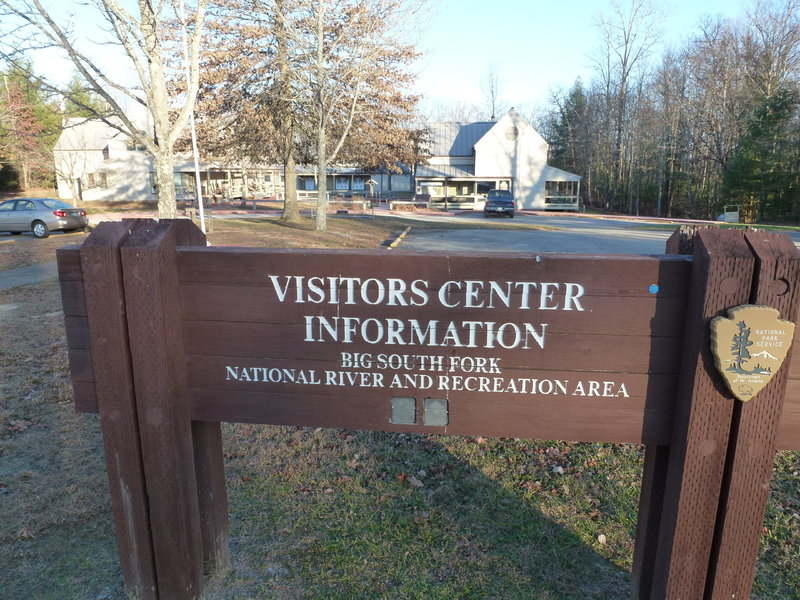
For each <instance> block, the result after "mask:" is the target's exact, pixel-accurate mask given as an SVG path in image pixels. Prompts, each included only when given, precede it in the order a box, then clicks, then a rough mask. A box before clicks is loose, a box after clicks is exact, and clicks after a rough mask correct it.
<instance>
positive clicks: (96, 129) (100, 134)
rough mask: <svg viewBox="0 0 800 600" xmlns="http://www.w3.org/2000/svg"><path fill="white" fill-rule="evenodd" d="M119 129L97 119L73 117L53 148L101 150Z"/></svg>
mask: <svg viewBox="0 0 800 600" xmlns="http://www.w3.org/2000/svg"><path fill="white" fill-rule="evenodd" d="M117 135H120V133H119V131H117V130H116V129H114V128H112V127H110V126H109V125H107V124H106V123H103V122H102V121H100V120H98V119H84V118H79V119H78V118H73V119H69V120H68V121H67V122H66V123H65V124H64V129H63V130H62V132H61V135H60V136H59V138H58V141H57V142H56V145H55V147H54V148H53V150H102V149H103V148H105V147H106V146H107V145H108V140H109V139H112V138H114V137H115V136H117Z"/></svg>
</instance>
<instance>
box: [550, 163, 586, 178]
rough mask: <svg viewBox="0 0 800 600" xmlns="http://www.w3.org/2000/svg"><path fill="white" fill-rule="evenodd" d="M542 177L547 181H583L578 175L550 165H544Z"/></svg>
mask: <svg viewBox="0 0 800 600" xmlns="http://www.w3.org/2000/svg"><path fill="white" fill-rule="evenodd" d="M542 177H543V178H544V179H546V180H547V181H580V180H581V179H583V178H582V177H581V176H580V175H576V174H575V173H570V172H569V171H562V170H561V169H557V168H555V167H551V166H550V165H545V167H544V169H543V170H542Z"/></svg>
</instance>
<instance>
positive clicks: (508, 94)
mask: <svg viewBox="0 0 800 600" xmlns="http://www.w3.org/2000/svg"><path fill="white" fill-rule="evenodd" d="M431 1H432V7H431V12H432V15H431V17H432V18H431V19H430V20H429V21H428V22H426V23H423V24H422V25H421V27H420V29H419V32H418V34H419V36H420V43H419V44H418V48H419V49H421V50H422V51H423V52H424V53H425V56H424V57H423V58H422V59H420V61H419V62H418V64H417V72H418V74H419V79H418V84H417V88H416V91H417V92H418V93H421V94H423V95H425V96H427V97H428V98H429V99H430V101H431V102H433V103H437V102H439V103H443V104H447V103H458V102H461V103H473V104H479V105H484V104H485V95H484V93H483V92H482V91H481V79H483V78H485V76H486V74H487V73H488V71H489V69H490V68H494V70H495V72H496V73H497V74H498V82H499V92H500V97H501V99H502V100H504V101H505V103H506V104H507V105H511V106H517V107H521V106H536V105H537V104H541V103H544V102H546V101H547V98H548V96H549V93H550V91H551V90H552V89H560V88H569V87H571V86H572V84H573V83H574V82H575V79H576V78H577V77H579V76H580V77H581V78H582V79H583V80H584V81H588V80H589V79H591V77H592V73H593V70H592V60H591V56H592V55H593V54H594V53H595V52H596V50H597V49H598V48H599V47H601V41H602V36H601V34H600V30H599V28H598V27H597V25H596V22H597V15H598V14H599V13H601V12H605V13H607V12H608V11H609V7H610V6H611V2H610V1H609V0H601V1H598V0H595V1H591V0H549V1H542V0H431ZM629 3H630V0H622V4H623V6H624V5H627V4H629ZM656 6H657V7H658V8H659V10H661V11H663V12H664V13H665V14H666V16H665V17H664V19H663V21H662V24H661V26H660V28H661V30H662V31H663V34H664V35H663V37H664V40H665V41H666V42H667V43H670V44H672V45H673V46H679V45H681V44H682V43H683V41H684V40H686V38H687V37H688V36H689V34H690V33H691V32H692V31H696V30H697V24H698V23H699V21H700V19H701V18H702V17H703V16H704V15H712V16H713V15H722V16H727V17H737V16H739V15H742V14H744V11H745V10H746V9H747V8H748V7H750V6H752V2H750V1H745V0H667V1H664V0H661V1H657V2H656Z"/></svg>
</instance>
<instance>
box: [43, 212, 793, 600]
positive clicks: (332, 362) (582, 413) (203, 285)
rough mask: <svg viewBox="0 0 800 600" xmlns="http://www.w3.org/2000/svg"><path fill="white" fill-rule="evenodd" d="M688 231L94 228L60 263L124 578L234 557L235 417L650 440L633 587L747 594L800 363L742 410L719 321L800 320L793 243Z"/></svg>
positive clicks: (148, 593) (788, 429) (142, 585)
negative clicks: (223, 425) (377, 236)
mask: <svg viewBox="0 0 800 600" xmlns="http://www.w3.org/2000/svg"><path fill="white" fill-rule="evenodd" d="M679 242H680V240H679V239H678V238H674V239H673V240H672V241H671V242H670V245H671V246H672V247H673V250H677V249H678V246H679V245H680V244H679ZM693 245H694V255H693V257H691V256H684V255H679V254H677V253H676V254H673V255H664V256H581V255H547V254H542V255H529V254H518V255H495V254H484V255H475V254H456V253H454V254H448V255H442V254H414V253H403V252H397V253H395V252H393V253H391V254H387V253H383V252H376V251H321V250H262V249H249V248H207V247H206V246H205V240H204V237H203V236H202V234H201V233H200V232H199V230H198V229H197V228H196V227H195V226H194V225H192V224H191V223H190V222H188V221H162V222H159V223H156V222H153V221H126V222H122V223H103V224H101V225H100V226H99V227H98V228H97V229H96V230H95V232H93V233H92V235H91V236H90V237H89V238H88V239H87V240H86V242H84V244H83V246H81V247H80V248H65V249H61V250H59V253H58V260H59V272H60V278H61V285H62V297H63V302H64V312H65V316H66V323H67V338H68V342H69V349H70V364H71V369H72V375H73V384H74V390H75V402H76V407H77V408H78V410H80V411H84V412H99V413H100V415H101V417H102V424H103V437H104V444H105V447H106V455H107V457H108V474H109V481H110V484H111V491H112V504H113V508H114V516H115V521H116V527H117V539H118V541H119V546H120V557H121V561H122V566H123V574H124V577H125V582H126V586H127V587H128V589H129V591H130V592H132V593H134V594H136V595H138V596H139V597H141V598H162V599H163V598H170V599H172V598H176V599H181V598H196V597H199V596H200V594H201V593H202V585H203V566H204V565H206V566H212V567H213V566H224V565H225V564H227V561H228V551H227V539H228V530H227V503H226V495H225V486H224V471H223V461H222V448H221V437H220V430H219V423H220V422H222V421H238V422H251V423H266V424H276V425H296V426H316V427H335V428H348V429H367V430H383V431H404V432H419V433H442V434H450V435H454V434H455V435H490V436H505V437H519V438H540V439H563V440H569V441H606V442H632V443H643V444H646V445H647V451H646V461H645V471H644V473H643V483H642V497H641V503H640V511H639V525H638V531H637V542H636V549H635V556H634V563H635V564H634V577H635V581H636V595H637V597H638V598H641V599H646V598H652V599H656V598H666V597H669V598H723V597H725V598H729V597H732V596H733V595H735V596H736V597H746V596H747V594H748V593H749V590H750V586H751V585H752V578H753V573H754V568H755V560H756V553H757V547H758V539H759V533H760V528H761V523H762V522H763V513H764V509H765V505H766V499H767V484H768V481H769V475H770V468H771V465H772V459H773V456H774V452H775V450H776V449H800V394H798V392H800V389H798V388H799V387H800V386H799V385H798V384H797V383H796V381H797V379H800V364H796V363H792V357H791V354H790V356H789V357H788V358H787V359H786V360H787V363H789V364H787V365H785V366H784V367H783V368H778V367H777V366H776V367H775V373H774V374H773V375H772V377H771V379H770V380H769V381H768V382H766V383H765V386H764V389H763V390H762V391H761V392H760V393H759V394H758V395H757V396H755V397H754V398H753V399H752V400H750V401H749V402H748V403H747V404H746V405H744V404H743V403H742V402H740V401H739V400H735V399H734V398H733V396H732V395H731V394H730V391H729V390H728V388H727V387H726V385H725V384H724V382H723V380H722V377H721V376H720V374H719V372H718V371H717V370H716V367H715V365H714V358H713V356H712V354H711V344H710V323H711V320H712V319H713V318H714V317H723V316H726V314H727V311H728V310H729V309H731V308H734V307H738V306H740V305H745V304H758V305H763V306H768V307H772V308H773V309H775V310H776V311H777V312H776V314H777V315H779V316H780V318H781V319H784V320H787V321H794V319H795V315H796V313H797V308H798V307H797V304H798V291H797V288H798V281H800V278H799V277H798V276H799V275H800V273H798V269H799V268H800V260H798V253H797V251H796V250H795V248H794V245H793V244H792V243H791V241H789V240H788V238H787V237H785V236H778V235H767V234H759V233H746V234H745V233H741V232H732V231H722V230H711V229H710V230H704V231H700V232H698V234H697V236H696V237H695V238H694V240H693ZM763 335H767V334H763ZM798 362H800V361H798ZM787 390H788V393H787Z"/></svg>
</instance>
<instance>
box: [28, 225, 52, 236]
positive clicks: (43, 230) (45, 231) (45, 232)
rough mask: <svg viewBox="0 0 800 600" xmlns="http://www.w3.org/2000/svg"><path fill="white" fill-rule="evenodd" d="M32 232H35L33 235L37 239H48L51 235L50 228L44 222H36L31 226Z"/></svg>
mask: <svg viewBox="0 0 800 600" xmlns="http://www.w3.org/2000/svg"><path fill="white" fill-rule="evenodd" d="M31 231H33V235H35V236H36V237H37V238H46V237H47V236H49V235H50V228H49V227H48V226H47V225H45V224H44V223H43V222H42V221H34V222H33V225H32V226H31Z"/></svg>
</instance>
